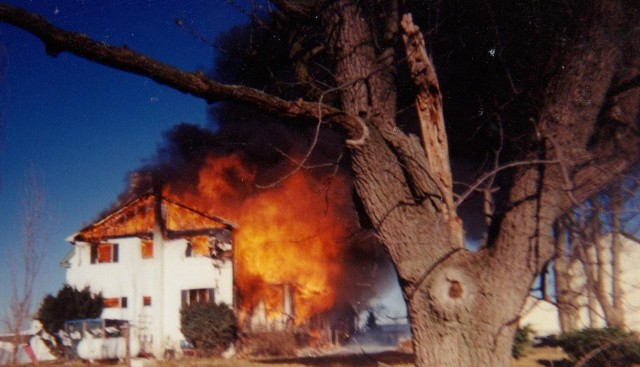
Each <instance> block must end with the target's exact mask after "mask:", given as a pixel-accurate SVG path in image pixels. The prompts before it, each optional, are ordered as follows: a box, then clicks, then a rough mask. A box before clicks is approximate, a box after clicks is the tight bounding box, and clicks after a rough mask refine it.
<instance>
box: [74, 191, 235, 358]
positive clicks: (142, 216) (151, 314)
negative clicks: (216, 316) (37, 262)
mask: <svg viewBox="0 0 640 367" xmlns="http://www.w3.org/2000/svg"><path fill="white" fill-rule="evenodd" d="M233 228H234V226H233V225H232V224H231V223H229V222H226V221H224V220H222V219H220V218H216V217H212V216H209V215H205V214H203V213H200V212H197V211H195V210H193V209H191V208H188V207H186V206H184V205H181V204H179V203H177V202H174V201H171V200H169V199H167V198H165V197H162V196H161V195H159V194H148V195H145V196H142V197H139V198H137V199H135V200H133V201H132V202H130V203H128V204H126V205H124V206H123V207H122V208H120V209H119V210H117V211H115V212H113V213H111V214H109V215H108V216H106V217H104V218H103V219H101V220H99V221H97V222H95V223H93V224H91V225H89V226H87V227H85V228H83V229H82V230H80V231H79V232H78V233H76V234H73V235H72V236H70V237H69V238H68V241H69V242H71V244H72V245H73V250H72V251H71V252H70V254H69V255H67V256H66V257H65V259H64V260H63V262H62V266H63V267H65V268H66V269H67V274H66V277H67V283H68V284H69V285H72V286H75V287H77V288H79V289H82V288H84V287H86V286H89V287H90V288H91V291H92V292H101V293H102V295H103V297H104V298H105V309H104V311H103V313H102V318H106V319H122V320H128V321H130V322H131V324H132V326H133V334H132V335H134V336H137V337H138V338H139V341H140V346H141V348H142V350H144V351H146V352H150V353H152V354H154V355H155V356H157V357H162V356H163V354H164V352H165V350H170V349H173V350H179V343H180V342H181V341H182V340H183V339H184V337H183V336H182V334H181V333H180V308H181V307H182V306H183V305H186V304H189V303H191V302H196V301H198V302H216V303H226V304H228V305H229V306H231V307H233V300H234V282H233V254H232V251H233V248H232V241H231V233H232V231H233Z"/></svg>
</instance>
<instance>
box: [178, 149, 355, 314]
mask: <svg viewBox="0 0 640 367" xmlns="http://www.w3.org/2000/svg"><path fill="white" fill-rule="evenodd" d="M255 179H256V169H255V168H254V167H251V166H248V165H246V164H244V163H243V161H242V160H241V158H240V157H239V156H238V155H231V156H227V157H222V158H220V157H218V158H214V157H208V159H207V160H206V163H205V165H204V166H203V167H202V168H201V170H200V172H199V183H198V186H197V190H193V189H191V190H179V189H177V188H176V187H169V189H168V192H167V193H166V195H169V196H170V197H176V200H179V201H181V202H182V203H184V204H186V205H189V206H193V207H195V208H197V209H199V210H200V211H203V212H206V213H208V214H211V215H216V216H219V217H223V218H225V219H228V220H231V221H233V222H235V223H236V224H238V229H237V230H236V233H235V237H234V246H235V257H236V262H235V263H236V285H237V287H238V291H239V293H240V302H241V303H240V304H239V306H240V307H241V309H242V311H243V312H244V313H250V312H251V310H252V309H253V308H254V307H256V305H257V304H258V303H259V302H263V303H264V305H265V308H266V312H267V315H268V317H270V318H271V317H275V316H276V315H281V314H282V313H283V312H284V310H283V307H284V306H283V297H284V294H283V292H284V287H285V286H287V287H290V288H291V289H293V290H294V291H293V304H294V321H295V322H296V323H300V322H302V321H304V320H308V319H309V318H310V317H311V316H312V315H314V314H317V313H319V312H322V311H326V310H328V309H330V308H331V307H332V306H333V303H334V300H335V296H336V294H335V289H336V286H337V283H338V280H339V278H340V269H341V266H340V263H339V261H340V255H341V242H342V241H344V240H345V238H346V236H347V231H346V228H348V225H349V224H350V220H351V218H352V215H351V214H349V213H350V210H351V207H350V200H349V197H350V187H349V185H348V183H347V180H346V179H345V178H344V177H340V176H335V175H331V176H330V177H327V180H324V181H326V182H318V181H317V178H315V177H312V176H311V175H310V174H308V173H306V172H304V171H302V170H301V171H298V172H297V173H295V174H294V175H293V176H291V177H289V178H287V179H285V180H283V181H282V182H280V183H278V184H277V185H275V186H274V187H273V188H269V189H258V188H257V187H256V185H255ZM329 179H330V180H329ZM329 182H330V183H331V184H330V185H329V184H328V183H329Z"/></svg>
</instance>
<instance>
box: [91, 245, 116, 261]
mask: <svg viewBox="0 0 640 367" xmlns="http://www.w3.org/2000/svg"><path fill="white" fill-rule="evenodd" d="M117 262H118V244H117V243H109V242H102V243H99V244H93V245H91V263H92V264H96V263H99V264H102V263H117Z"/></svg>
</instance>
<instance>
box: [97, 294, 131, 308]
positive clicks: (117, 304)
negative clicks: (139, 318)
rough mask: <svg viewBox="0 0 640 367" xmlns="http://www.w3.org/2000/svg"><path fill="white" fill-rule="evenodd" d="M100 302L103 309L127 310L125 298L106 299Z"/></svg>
mask: <svg viewBox="0 0 640 367" xmlns="http://www.w3.org/2000/svg"><path fill="white" fill-rule="evenodd" d="M102 302H103V304H104V307H105V308H127V297H108V298H105V299H104V300H103V301H102Z"/></svg>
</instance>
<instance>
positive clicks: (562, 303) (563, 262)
mask: <svg viewBox="0 0 640 367" xmlns="http://www.w3.org/2000/svg"><path fill="white" fill-rule="evenodd" d="M567 235H568V234H567V226H566V224H565V223H564V222H563V221H562V220H560V221H559V222H558V225H557V235H556V258H555V262H554V268H553V269H554V275H555V276H554V278H555V288H556V289H555V293H556V303H557V307H558V320H559V321H560V330H561V331H562V332H563V333H566V332H569V331H573V330H576V329H577V328H578V320H579V317H580V315H579V310H580V306H579V303H578V294H576V292H575V290H574V289H573V288H572V283H573V276H572V272H571V268H572V267H573V265H574V263H575V261H576V260H577V259H575V257H572V256H571V254H570V246H571V244H570V243H567Z"/></svg>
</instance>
